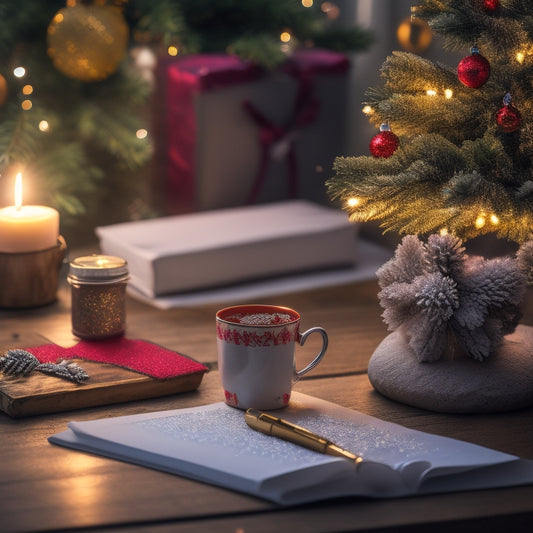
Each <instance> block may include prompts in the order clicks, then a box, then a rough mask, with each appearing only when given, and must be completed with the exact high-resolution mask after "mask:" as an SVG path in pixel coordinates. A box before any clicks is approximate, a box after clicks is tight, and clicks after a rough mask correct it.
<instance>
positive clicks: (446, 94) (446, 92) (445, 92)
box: [444, 89, 453, 100]
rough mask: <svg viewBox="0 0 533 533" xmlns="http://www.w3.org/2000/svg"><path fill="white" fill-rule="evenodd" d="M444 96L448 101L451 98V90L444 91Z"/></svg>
mask: <svg viewBox="0 0 533 533" xmlns="http://www.w3.org/2000/svg"><path fill="white" fill-rule="evenodd" d="M444 96H445V97H446V98H448V100H449V99H450V98H451V97H452V96H453V91H452V90H451V89H444Z"/></svg>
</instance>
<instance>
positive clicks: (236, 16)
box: [0, 0, 371, 241]
mask: <svg viewBox="0 0 533 533" xmlns="http://www.w3.org/2000/svg"><path fill="white" fill-rule="evenodd" d="M330 4H331V3H330ZM306 5H309V6H310V7H309V8H307V7H305V6H306ZM331 5H332V6H333V4H331ZM326 11H327V10H326ZM282 31H286V32H289V33H290V35H291V36H292V38H293V41H294V42H298V43H300V44H301V45H315V46H323V47H327V48H331V49H338V50H339V49H341V50H360V49H363V48H365V47H366V46H368V44H369V43H370V40H371V35H370V33H369V32H368V31H366V30H362V29H360V28H357V27H355V28H349V29H346V30H341V29H339V28H338V27H336V26H335V25H334V21H331V20H330V18H328V12H324V10H321V9H320V6H319V5H313V2H303V3H302V2H300V1H296V0H254V2H245V1H242V0H130V1H127V0H67V1H66V2H65V0H47V1H46V2H43V1H42V0H25V1H24V3H23V4H20V3H17V2H7V1H2V2H0V35H1V36H2V37H1V39H0V175H1V179H0V185H1V191H2V197H3V200H2V201H3V203H4V204H10V203H12V198H13V196H12V191H13V185H12V180H11V176H13V177H14V175H15V174H16V173H17V172H20V171H22V173H23V175H24V183H25V185H24V191H25V194H24V201H25V203H43V204H46V205H50V206H53V207H55V208H57V209H58V210H59V211H60V212H61V213H62V217H61V223H62V231H63V234H66V235H67V241H68V240H69V238H68V234H69V229H70V228H72V227H73V228H74V229H73V230H72V231H71V233H72V232H74V233H75V234H76V237H77V238H78V239H79V236H80V232H81V231H83V227H86V231H87V232H88V233H92V227H93V226H94V225H95V224H102V223H106V222H110V221H116V220H124V219H127V218H139V217H145V216H149V215H150V214H154V213H153V211H151V206H150V205H149V202H146V201H145V200H144V199H143V198H145V197H146V189H147V187H149V185H150V179H149V177H148V178H147V176H146V173H148V172H149V168H147V164H148V163H149V162H150V160H151V157H152V151H153V146H152V140H151V139H152V136H151V135H150V126H151V125H152V120H151V119H152V117H151V116H150V108H149V106H148V102H149V97H150V95H151V90H152V86H151V85H150V83H149V81H147V79H145V78H144V77H143V76H142V74H143V72H142V69H140V68H139V61H137V62H136V61H135V57H137V58H138V57H139V56H140V55H142V56H143V57H144V58H145V59H146V58H147V55H146V51H147V50H148V51H149V53H150V54H151V56H150V55H148V60H149V61H148V63H149V62H150V57H151V58H152V63H155V62H157V58H158V56H160V55H163V54H165V55H166V54H168V53H170V54H171V55H176V54H189V53H196V52H210V51H228V52H230V53H237V54H239V55H240V56H241V57H243V58H245V59H248V60H251V61H255V62H258V63H260V64H262V65H263V66H265V68H274V67H275V66H277V65H278V64H279V63H281V62H282V61H283V60H284V59H285V57H286V55H285V53H284V52H283V50H282V48H281V47H280V33H281V32H282ZM139 52H141V54H139ZM152 66H153V64H152ZM139 169H140V170H139Z"/></svg>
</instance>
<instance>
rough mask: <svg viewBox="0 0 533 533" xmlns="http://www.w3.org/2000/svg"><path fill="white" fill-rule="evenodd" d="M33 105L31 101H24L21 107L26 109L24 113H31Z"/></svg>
mask: <svg viewBox="0 0 533 533" xmlns="http://www.w3.org/2000/svg"><path fill="white" fill-rule="evenodd" d="M32 106H33V104H32V103H31V100H23V101H22V103H21V104H20V107H22V109H24V111H29V110H30V109H31V108H32Z"/></svg>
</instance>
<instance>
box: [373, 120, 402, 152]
mask: <svg viewBox="0 0 533 533" xmlns="http://www.w3.org/2000/svg"><path fill="white" fill-rule="evenodd" d="M399 145H400V140H399V139H398V137H397V135H395V134H394V133H392V131H390V129H387V128H383V126H382V127H381V128H380V132H379V133H377V134H376V135H374V137H372V140H371V141H370V153H371V154H372V155H373V156H374V157H390V156H391V155H392V154H393V153H394V152H395V151H396V148H398V146H399Z"/></svg>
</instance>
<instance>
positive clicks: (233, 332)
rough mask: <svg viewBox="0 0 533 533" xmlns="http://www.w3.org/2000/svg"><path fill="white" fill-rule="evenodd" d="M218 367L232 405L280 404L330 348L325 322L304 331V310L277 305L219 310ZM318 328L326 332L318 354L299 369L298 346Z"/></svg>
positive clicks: (276, 406) (272, 406) (266, 406)
mask: <svg viewBox="0 0 533 533" xmlns="http://www.w3.org/2000/svg"><path fill="white" fill-rule="evenodd" d="M216 326H217V350H218V368H219V371H220V377H221V380H222V386H223V388H224V395H225V401H226V403H227V404H228V405H232V406H234V407H239V408H241V409H248V408H249V407H253V408H255V409H279V408H281V407H285V406H286V405H287V404H288V403H289V399H290V397H291V390H292V385H293V384H294V383H295V382H296V381H298V379H300V377H301V376H303V375H304V374H306V373H307V372H309V371H310V370H312V369H313V368H315V367H316V366H317V365H318V363H319V362H320V361H321V359H322V357H324V354H325V353H326V349H327V347H328V336H327V333H326V331H325V330H324V329H323V328H320V327H314V328H311V329H308V330H307V331H305V332H304V333H300V331H299V327H300V315H299V314H298V313H297V312H296V311H294V309H289V308H288V307H281V306H277V305H258V304H253V305H237V306H233V307H226V308H225V309H221V310H220V311H218V312H217V314H216ZM312 333H319V334H320V335H321V336H322V348H321V350H320V352H319V353H318V355H317V356H316V357H315V358H314V359H313V360H312V361H311V362H310V363H309V364H308V365H307V366H306V367H304V368H303V369H302V370H296V367H295V360H294V348H295V344H296V343H298V344H299V345H300V346H303V345H304V343H305V341H306V339H307V337H308V336H309V335H311V334H312Z"/></svg>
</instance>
